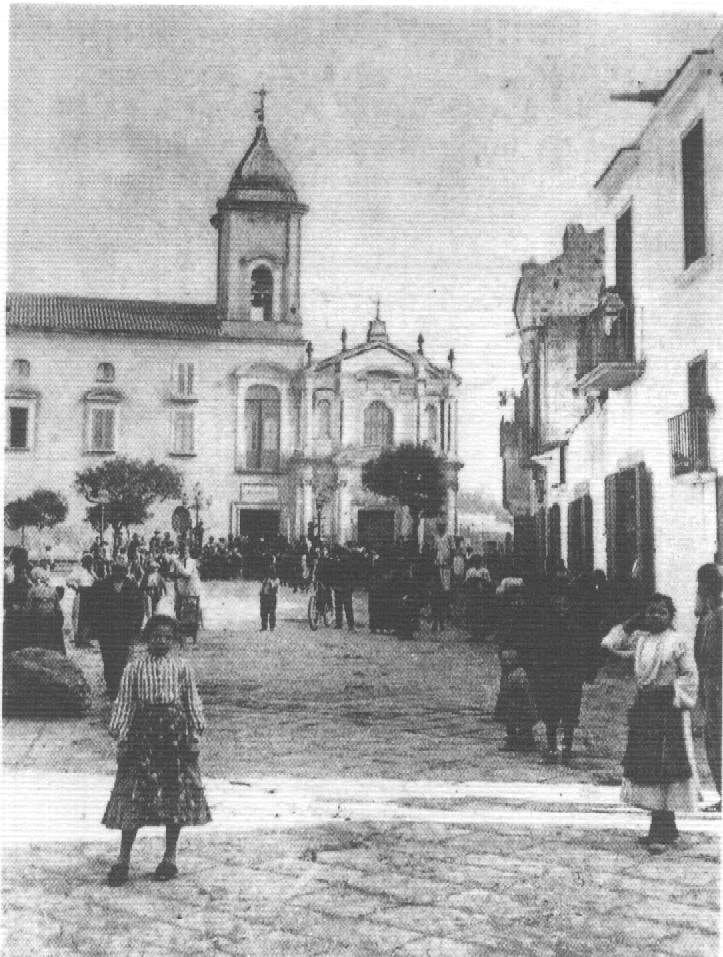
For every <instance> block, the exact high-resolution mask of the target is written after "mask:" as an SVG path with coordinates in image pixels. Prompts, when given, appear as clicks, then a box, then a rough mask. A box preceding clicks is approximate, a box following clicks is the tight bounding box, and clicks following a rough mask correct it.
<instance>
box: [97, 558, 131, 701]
mask: <svg viewBox="0 0 723 957" xmlns="http://www.w3.org/2000/svg"><path fill="white" fill-rule="evenodd" d="M127 570H128V569H127V567H126V566H125V565H124V564H122V563H120V562H115V563H114V564H113V567H112V570H111V574H110V577H108V578H104V579H103V580H102V581H99V582H96V584H95V585H93V588H94V589H95V598H94V604H95V609H96V616H97V617H96V634H97V637H98V644H99V645H100V653H101V657H102V658H103V676H104V678H105V684H106V688H107V689H108V693H109V695H111V697H113V698H115V696H116V695H117V693H118V687H119V685H120V679H121V675H122V674H123V669H124V668H125V666H126V663H127V661H128V656H129V654H130V651H131V648H132V647H133V643H134V641H136V640H137V639H138V635H139V633H140V629H141V624H142V622H143V596H142V594H141V591H140V589H139V588H138V586H137V585H136V583H135V582H134V581H131V579H130V578H128V577H127V575H126V573H127Z"/></svg>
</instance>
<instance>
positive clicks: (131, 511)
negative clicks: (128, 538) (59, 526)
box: [75, 456, 183, 537]
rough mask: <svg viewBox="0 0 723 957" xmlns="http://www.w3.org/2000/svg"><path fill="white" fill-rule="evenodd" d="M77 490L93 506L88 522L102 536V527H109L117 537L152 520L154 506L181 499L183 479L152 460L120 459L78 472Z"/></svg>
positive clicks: (174, 470)
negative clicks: (160, 502)
mask: <svg viewBox="0 0 723 957" xmlns="http://www.w3.org/2000/svg"><path fill="white" fill-rule="evenodd" d="M75 487H76V489H77V490H78V491H79V492H80V494H81V495H83V496H84V497H85V498H86V499H88V501H90V502H92V503H94V504H92V505H91V507H90V508H89V509H88V511H87V515H86V521H88V522H90V524H91V526H92V527H93V528H94V529H96V530H98V531H100V532H101V534H102V532H103V530H104V529H101V524H103V525H104V526H105V525H110V526H111V527H112V528H113V531H114V533H115V535H116V537H117V536H118V534H119V533H120V530H121V529H122V528H126V529H127V528H128V526H129V525H142V524H143V523H144V522H146V521H147V520H148V519H149V518H150V517H151V514H152V513H151V511H150V507H151V505H152V504H153V502H155V501H157V500H160V501H164V500H165V499H168V498H180V497H181V494H182V492H183V476H182V475H181V473H180V472H179V471H178V469H175V468H173V467H172V466H170V465H163V464H162V463H158V462H154V461H153V459H149V460H148V461H147V462H142V461H141V460H140V459H127V458H124V457H122V456H121V457H120V458H113V459H108V460H106V461H105V462H103V464H102V465H98V466H96V467H95V468H88V469H85V470H84V471H82V472H78V473H77V474H76V476H75ZM97 499H104V501H103V504H100V503H97V502H96V500H97ZM101 514H102V516H103V517H102V519H101Z"/></svg>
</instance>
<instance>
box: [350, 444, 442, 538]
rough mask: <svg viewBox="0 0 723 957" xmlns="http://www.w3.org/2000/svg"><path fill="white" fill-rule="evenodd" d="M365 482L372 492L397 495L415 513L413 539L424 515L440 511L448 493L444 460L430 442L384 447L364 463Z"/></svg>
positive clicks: (389, 495)
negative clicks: (431, 446) (428, 443)
mask: <svg viewBox="0 0 723 957" xmlns="http://www.w3.org/2000/svg"><path fill="white" fill-rule="evenodd" d="M362 482H363V484H364V486H365V487H366V488H368V489H369V491H370V492H374V493H375V494H376V495H382V496H384V497H385V498H394V499H396V500H397V501H398V502H399V504H400V505H406V507H407V508H408V509H409V511H410V513H411V516H412V523H413V526H412V527H413V536H414V541H415V542H416V541H417V540H418V535H419V523H420V521H421V520H422V517H423V516H427V517H429V516H432V515H438V514H439V510H440V508H441V507H442V505H443V504H444V501H445V497H446V483H445V475H444V460H443V459H441V458H440V457H439V456H438V455H435V453H434V451H433V450H432V449H431V448H429V446H427V445H414V444H413V443H411V442H403V443H401V444H400V445H397V446H396V447H395V448H390V449H384V451H383V452H381V454H380V455H378V456H377V458H375V459H370V460H369V461H368V462H366V463H365V464H364V465H363V466H362Z"/></svg>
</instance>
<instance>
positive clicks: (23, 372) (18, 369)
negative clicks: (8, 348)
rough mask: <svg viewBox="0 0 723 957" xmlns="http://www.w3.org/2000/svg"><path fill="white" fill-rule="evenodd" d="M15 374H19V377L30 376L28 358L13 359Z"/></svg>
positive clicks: (26, 377) (25, 377) (27, 377)
mask: <svg viewBox="0 0 723 957" xmlns="http://www.w3.org/2000/svg"><path fill="white" fill-rule="evenodd" d="M13 375H15V376H17V377H18V379H29V378H30V363H29V362H28V360H27V359H14V360H13Z"/></svg>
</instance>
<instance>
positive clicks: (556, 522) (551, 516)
mask: <svg viewBox="0 0 723 957" xmlns="http://www.w3.org/2000/svg"><path fill="white" fill-rule="evenodd" d="M561 558H562V542H561V540H560V506H559V505H558V504H557V503H555V504H554V505H551V506H550V508H548V510H547V570H548V571H549V572H553V571H555V569H556V568H557V566H558V564H559V563H560V559H561Z"/></svg>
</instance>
